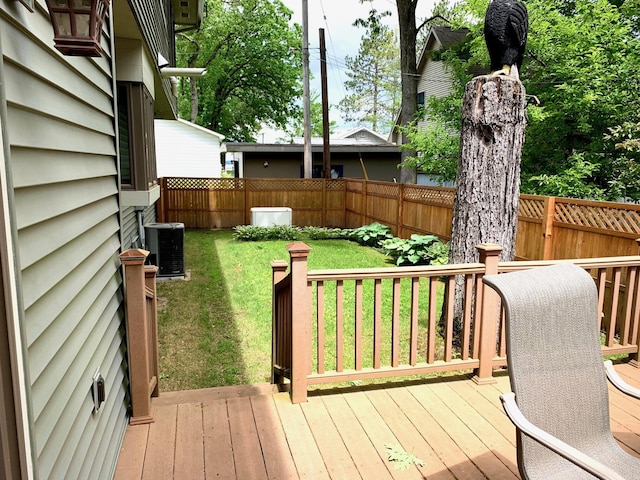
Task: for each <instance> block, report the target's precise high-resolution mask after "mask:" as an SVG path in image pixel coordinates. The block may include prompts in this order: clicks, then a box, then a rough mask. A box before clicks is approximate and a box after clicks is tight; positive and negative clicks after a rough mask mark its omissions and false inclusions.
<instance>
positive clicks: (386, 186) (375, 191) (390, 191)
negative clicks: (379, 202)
mask: <svg viewBox="0 0 640 480" xmlns="http://www.w3.org/2000/svg"><path fill="white" fill-rule="evenodd" d="M399 191H400V186H399V185H398V184H397V183H375V182H369V183H367V194H372V195H378V196H380V197H391V198H397V197H398V192H399Z"/></svg>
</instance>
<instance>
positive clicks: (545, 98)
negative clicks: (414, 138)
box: [416, 0, 640, 199]
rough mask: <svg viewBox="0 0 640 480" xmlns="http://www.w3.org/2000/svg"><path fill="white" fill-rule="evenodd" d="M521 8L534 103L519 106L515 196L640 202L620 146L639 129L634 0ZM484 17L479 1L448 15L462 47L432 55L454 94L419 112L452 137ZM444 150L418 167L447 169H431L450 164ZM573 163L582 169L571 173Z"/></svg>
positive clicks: (537, 1)
mask: <svg viewBox="0 0 640 480" xmlns="http://www.w3.org/2000/svg"><path fill="white" fill-rule="evenodd" d="M526 3H527V9H528V11H529V19H530V26H529V40H528V44H527V53H526V54H525V61H524V64H523V68H522V71H521V79H522V82H523V84H524V86H525V88H526V90H527V93H528V94H529V95H534V96H535V97H536V98H537V99H538V100H539V101H540V104H539V105H538V104H536V102H533V101H532V102H530V103H529V105H528V106H527V115H528V126H527V130H526V142H525V144H524V147H523V152H522V180H523V181H522V191H523V192H525V193H542V191H543V190H544V191H545V192H547V193H549V194H554V195H560V191H552V187H553V185H557V186H558V187H559V188H561V189H563V191H571V192H574V193H573V194H574V195H580V196H586V197H592V196H594V195H595V196H597V195H602V196H604V197H605V198H606V199H617V198H618V196H619V195H621V194H623V195H624V196H626V197H630V198H634V199H635V198H640V181H638V180H637V179H638V176H637V173H638V167H637V160H638V158H637V155H636V153H637V152H635V151H630V150H629V149H628V148H626V147H629V146H632V145H634V142H637V139H638V138H639V136H638V131H640V126H639V125H640V79H639V78H638V75H637V71H638V69H639V68H640V35H638V14H637V12H638V0H633V1H625V2H609V1H607V0H572V1H571V2H547V1H546V0H528V1H527V2H526ZM485 9H486V1H480V0H463V1H461V2H458V3H457V4H456V5H455V6H454V7H452V10H453V11H454V12H455V15H454V25H453V27H457V28H459V27H466V28H469V35H468V40H467V41H466V42H463V43H462V44H460V45H458V46H457V47H456V48H451V49H448V50H446V51H444V52H442V53H441V57H440V58H441V59H442V60H443V61H444V62H445V64H446V65H447V67H448V68H449V71H450V72H451V74H452V76H453V77H454V91H453V93H452V95H450V96H449V97H447V98H444V99H440V100H438V101H437V102H435V103H436V104H434V105H430V106H431V109H430V110H429V111H428V112H427V113H428V115H429V116H430V118H432V119H437V120H438V121H437V122H436V123H437V124H439V125H441V126H443V127H445V128H451V132H452V134H455V135H458V134H459V131H460V129H459V125H460V123H459V122H460V120H459V112H460V103H461V99H462V94H463V88H464V85H465V84H466V83H467V82H468V81H469V80H470V79H471V75H472V74H471V73H470V72H477V71H478V66H487V65H488V64H489V59H488V54H487V50H486V46H485V44H484V37H483V35H482V27H483V20H482V19H483V17H484V11H485ZM531 98H533V97H531ZM629 133H631V134H632V135H633V136H632V137H630V138H627V139H626V141H625V140H624V139H623V138H620V136H624V135H626V134H629ZM425 135H426V136H431V137H432V139H431V140H425V141H423V143H424V142H426V143H427V145H429V144H433V143H434V142H435V140H433V138H434V134H433V132H426V133H425ZM435 138H436V139H437V138H440V139H441V138H442V137H435ZM441 143H442V142H441ZM453 143H455V142H453ZM416 145H417V146H419V145H420V144H419V142H417V143H416ZM450 147H451V144H450V143H445V144H444V148H443V150H442V151H443V152H446V153H447V154H441V155H440V158H434V157H433V155H432V154H430V153H428V154H426V155H425V157H428V158H425V159H422V160H421V161H422V162H424V164H425V165H427V167H429V168H431V167H432V166H433V165H437V164H438V163H439V162H440V161H445V162H448V163H449V165H448V166H446V167H445V166H443V167H440V170H442V171H445V172H449V171H451V169H452V168H453V163H454V162H453V159H452V158H451V156H450V155H449V154H450V153H452V151H453V150H452V149H450ZM433 150H434V148H432V149H431V151H433ZM577 161H582V164H581V165H578V166H577V167H575V168H573V166H574V163H575V162H577ZM629 171H633V172H634V174H635V175H629ZM541 178H544V179H545V180H544V181H543V182H542V184H541V183H540V179H541ZM534 179H535V180H534ZM568 180H570V181H568ZM567 183H569V184H570V185H567ZM577 183H582V185H581V186H579V185H577Z"/></svg>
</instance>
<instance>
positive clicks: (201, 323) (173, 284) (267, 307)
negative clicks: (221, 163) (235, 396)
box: [158, 231, 392, 391]
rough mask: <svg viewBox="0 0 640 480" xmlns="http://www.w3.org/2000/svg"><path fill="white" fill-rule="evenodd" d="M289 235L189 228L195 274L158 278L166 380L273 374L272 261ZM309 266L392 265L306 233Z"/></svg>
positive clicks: (204, 382)
mask: <svg viewBox="0 0 640 480" xmlns="http://www.w3.org/2000/svg"><path fill="white" fill-rule="evenodd" d="M287 243H288V242H285V241H266V242H239V241H235V240H234V239H233V237H232V232H230V231H188V232H187V233H186V235H185V262H186V269H187V270H189V271H190V273H191V279H190V281H180V280H173V281H159V282H158V297H159V308H158V329H159V337H160V388H161V389H162V390H163V391H172V390H185V389H193V388H207V387H213V386H223V385H237V384H244V383H258V382H265V381H268V380H269V378H270V370H269V369H270V362H271V267H270V265H269V262H270V261H271V260H275V259H282V260H288V253H287V250H286V248H285V245H286V244H287ZM306 243H308V244H309V245H310V246H311V247H312V251H311V254H310V257H309V268H310V269H326V268H366V267H382V266H392V265H391V264H390V263H389V261H388V260H387V257H385V256H384V255H383V254H381V253H380V252H378V251H376V250H374V249H371V248H367V247H362V246H360V245H357V244H355V243H353V242H348V241H344V240H319V241H313V240H310V241H307V242H306Z"/></svg>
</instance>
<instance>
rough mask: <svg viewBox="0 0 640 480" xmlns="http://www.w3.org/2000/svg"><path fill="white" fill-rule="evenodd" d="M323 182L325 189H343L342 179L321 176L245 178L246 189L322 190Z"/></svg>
mask: <svg viewBox="0 0 640 480" xmlns="http://www.w3.org/2000/svg"><path fill="white" fill-rule="evenodd" d="M325 182H326V188H327V190H329V189H333V190H342V189H344V180H326V181H325V180H323V179H322V178H305V179H302V178H300V179H297V178H292V179H286V178H264V179H262V178H251V179H247V189H248V190H250V191H289V192H291V191H297V192H304V191H322V185H323V183H325Z"/></svg>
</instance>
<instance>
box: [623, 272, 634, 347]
mask: <svg viewBox="0 0 640 480" xmlns="http://www.w3.org/2000/svg"><path fill="white" fill-rule="evenodd" d="M636 273H637V272H636V269H635V268H628V269H627V286H626V289H625V295H626V298H625V300H626V302H625V307H624V319H623V326H622V329H621V330H622V331H621V332H620V343H621V344H622V345H629V341H630V340H629V332H630V331H631V318H632V316H633V292H634V290H635V289H636Z"/></svg>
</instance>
